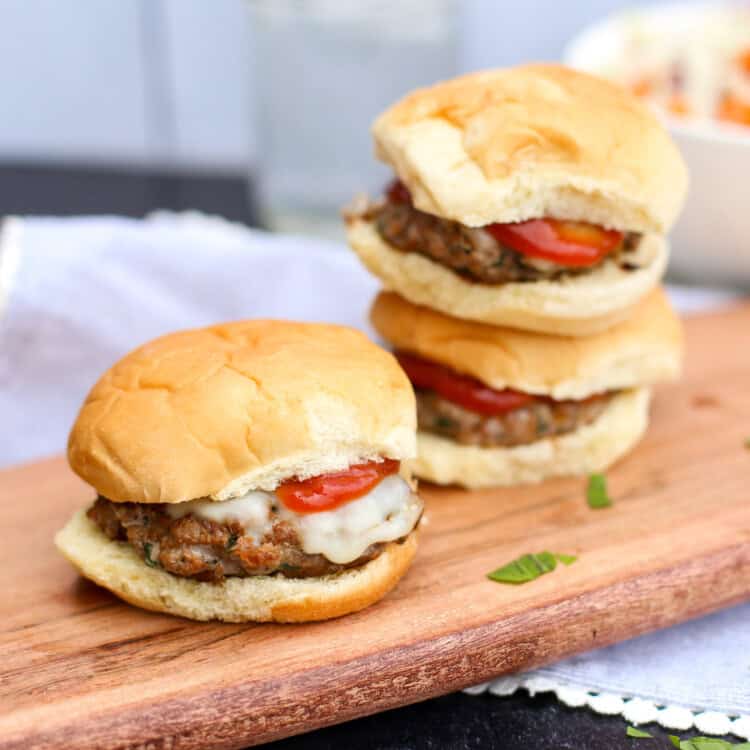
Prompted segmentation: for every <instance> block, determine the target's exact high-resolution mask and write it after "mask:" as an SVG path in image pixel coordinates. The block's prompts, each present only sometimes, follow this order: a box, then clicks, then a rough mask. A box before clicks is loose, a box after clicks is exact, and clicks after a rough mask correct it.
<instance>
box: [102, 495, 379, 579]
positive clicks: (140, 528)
mask: <svg viewBox="0 0 750 750" xmlns="http://www.w3.org/2000/svg"><path fill="white" fill-rule="evenodd" d="M88 516H89V518H90V519H91V520H92V521H94V523H96V524H97V525H98V526H99V528H100V529H101V530H102V531H103V532H104V533H105V534H106V535H107V536H108V537H109V538H110V539H115V540H120V541H126V542H129V543H130V544H131V545H132V546H133V547H135V549H136V550H138V552H139V554H141V555H143V559H144V560H145V562H146V564H147V565H150V566H153V567H156V566H160V567H162V568H164V570H167V571H169V572H170V573H173V574H174V575H177V576H182V577H185V578H197V579H198V580H200V581H213V582H219V581H221V580H223V579H224V577H225V576H253V575H270V574H272V573H281V574H282V575H284V576H286V577H287V578H308V577H317V576H323V575H328V574H331V573H338V572H340V571H342V570H344V569H346V568H353V567H356V566H358V565H363V564H364V563H366V562H368V561H370V560H373V559H374V558H376V557H377V556H378V555H379V554H380V553H381V552H382V551H383V547H384V546H385V545H383V544H373V545H371V546H370V547H368V549H367V550H365V552H364V554H363V555H361V556H360V557H359V558H358V559H356V560H354V561H352V562H350V563H347V564H346V565H338V564H336V563H332V562H330V561H329V560H328V559H326V558H325V557H323V555H308V554H306V553H305V552H303V551H302V549H301V548H300V541H299V538H298V537H297V533H296V531H295V530H294V528H293V527H292V526H291V524H289V523H288V522H287V521H283V520H280V519H279V520H274V521H273V525H272V528H271V530H270V531H269V532H268V533H267V534H266V535H265V536H264V537H263V538H262V539H254V538H253V537H252V536H250V535H246V534H245V533H244V528H243V527H242V525H241V524H240V523H238V522H229V523H218V522H216V521H210V520H207V519H203V518H197V517H196V516H194V515H192V514H188V515H185V516H183V517H182V518H172V517H171V516H170V515H169V514H168V513H167V511H166V506H165V505H157V504H154V505H142V504H139V503H113V502H112V501H110V500H107V499H106V498H104V497H99V498H97V500H96V502H95V503H94V504H93V505H92V506H91V508H89V510H88Z"/></svg>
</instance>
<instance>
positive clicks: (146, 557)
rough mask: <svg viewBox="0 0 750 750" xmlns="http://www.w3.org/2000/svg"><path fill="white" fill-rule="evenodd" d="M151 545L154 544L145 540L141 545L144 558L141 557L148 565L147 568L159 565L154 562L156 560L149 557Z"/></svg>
mask: <svg viewBox="0 0 750 750" xmlns="http://www.w3.org/2000/svg"><path fill="white" fill-rule="evenodd" d="M153 546H154V545H153V544H151V542H145V543H144V545H143V554H144V558H143V559H144V560H145V562H146V565H148V567H149V568H157V567H159V563H158V562H156V560H154V559H153V558H152V557H151V549H152V547H153Z"/></svg>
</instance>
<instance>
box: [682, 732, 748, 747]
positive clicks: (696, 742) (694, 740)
mask: <svg viewBox="0 0 750 750" xmlns="http://www.w3.org/2000/svg"><path fill="white" fill-rule="evenodd" d="M669 739H670V741H671V743H672V744H673V745H674V746H675V747H677V748H679V750H748V748H750V742H740V743H739V744H734V743H733V742H728V741H727V740H722V739H719V738H718V737H691V738H690V739H689V740H681V739H680V738H679V737H676V736H675V735H673V734H670V735H669Z"/></svg>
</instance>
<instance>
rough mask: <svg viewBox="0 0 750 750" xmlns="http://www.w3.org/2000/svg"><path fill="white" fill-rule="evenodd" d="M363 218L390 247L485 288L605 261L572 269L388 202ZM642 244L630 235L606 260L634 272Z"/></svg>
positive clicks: (405, 205)
mask: <svg viewBox="0 0 750 750" xmlns="http://www.w3.org/2000/svg"><path fill="white" fill-rule="evenodd" d="M365 217H366V218H368V219H370V220H372V221H374V223H375V227H376V229H377V231H378V233H379V234H380V236H381V237H382V238H383V240H385V242H387V243H388V244H389V245H391V246H392V247H395V248H397V249H399V250H403V251H404V252H408V253H420V254H421V255H425V256H427V257H428V258H430V259H432V260H434V261H437V262H438V263H441V264H442V265H444V266H447V267H448V268H450V269H451V270H452V271H455V272H456V273H457V274H459V275H460V276H464V277H465V278H467V279H469V280H471V281H475V282H480V283H482V284H504V283H507V282H513V281H541V280H543V279H557V278H560V277H561V276H565V275H574V274H582V273H586V272H587V271H590V270H592V269H594V268H597V267H598V266H599V265H601V263H603V262H604V259H603V260H602V261H601V262H600V263H598V264H596V265H594V266H589V267H587V268H569V267H566V266H561V265H558V264H557V263H552V262H550V261H546V260H539V259H535V258H530V257H528V256H525V255H523V254H521V253H517V252H516V251H515V250H511V249H510V248H508V247H504V246H503V245H501V244H500V243H499V242H498V241H497V240H496V239H495V238H494V237H493V236H492V235H491V234H490V233H489V232H486V231H485V230H484V229H482V228H475V229H472V228H470V227H466V226H464V225H463V224H459V223H458V222H455V221H449V220H448V219H441V218H439V217H437V216H433V215H432V214H428V213H424V212H423V211H419V210H417V209H416V208H414V206H412V205H411V204H410V203H393V202H391V201H386V202H384V203H382V204H377V205H373V206H370V207H369V208H368V209H367V210H366V212H365ZM639 239H640V235H639V234H635V233H633V232H629V233H627V234H626V235H625V239H624V240H623V243H622V245H621V247H620V248H618V249H617V250H615V251H613V252H612V253H610V254H609V255H608V256H607V258H608V259H614V260H615V261H616V262H617V263H619V264H620V266H621V267H622V268H623V269H626V270H635V269H636V268H638V265H637V263H635V261H634V258H633V257H632V256H633V254H634V251H635V250H636V248H637V246H638V241H639Z"/></svg>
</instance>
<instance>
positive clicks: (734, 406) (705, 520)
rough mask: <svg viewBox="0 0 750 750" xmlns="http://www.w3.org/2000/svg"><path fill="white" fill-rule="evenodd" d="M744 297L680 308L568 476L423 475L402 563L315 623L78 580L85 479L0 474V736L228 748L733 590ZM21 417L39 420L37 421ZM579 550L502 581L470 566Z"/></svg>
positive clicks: (743, 408)
mask: <svg viewBox="0 0 750 750" xmlns="http://www.w3.org/2000/svg"><path fill="white" fill-rule="evenodd" d="M748 345H750V307H747V306H745V307H740V308H734V309H732V310H728V311H724V312H721V313H717V314H713V315H708V316H701V317H697V318H693V319H691V320H690V321H689V322H688V366H687V372H686V375H685V378H684V379H683V381H682V382H681V383H680V384H678V385H673V386H669V387H664V388H662V389H659V390H658V391H657V393H656V398H655V402H654V406H653V411H652V416H653V423H652V427H651V429H650V431H649V433H648V435H647V437H646V439H645V440H644V441H643V442H642V443H641V444H640V446H639V447H638V448H637V449H636V450H635V451H634V452H633V453H632V454H631V455H630V456H628V457H627V458H625V459H624V460H622V461H621V462H620V463H619V464H618V465H617V466H616V467H614V468H613V469H611V470H610V471H609V473H608V475H609V484H610V494H611V495H612V497H613V499H614V503H615V504H614V507H612V508H609V509H605V510H591V509H589V508H588V507H587V505H586V502H585V481H584V480H583V479H570V480H562V481H553V482H547V483H545V484H542V485H538V486H534V487H527V488H518V489H507V490H492V491H482V492H474V493H465V492H460V491H457V490H455V489H437V488H433V487H427V486H423V488H422V493H423V495H424V497H425V499H426V501H427V508H428V511H427V518H426V524H425V526H424V528H423V532H422V540H421V541H422V544H421V549H420V551H419V554H418V557H417V562H416V564H415V565H414V567H413V568H412V570H411V571H410V573H409V574H408V576H407V577H406V578H405V579H404V580H403V581H402V582H401V584H400V585H399V586H398V588H397V589H396V590H395V591H394V592H393V593H392V594H391V595H390V596H389V597H387V598H386V599H385V600H383V601H382V602H381V603H379V604H378V605H376V606H374V607H372V608H371V609H369V610H366V611H364V612H361V613H358V614H355V615H351V616H349V617H345V618H342V619H340V620H335V621H330V622H326V623H317V624H311V625H286V626H282V625H251V626H243V625H223V624H199V623H193V622H189V621H186V620H182V619H178V618H174V617H169V616H161V615H156V614H151V613H148V612H142V611H140V610H138V609H135V608H133V607H130V606H127V605H125V604H122V603H120V602H119V601H118V600H117V599H115V597H113V596H112V595H110V594H109V593H107V592H106V591H103V590H101V589H99V588H97V587H96V586H94V585H93V584H90V583H88V582H87V581H84V580H82V579H80V578H79V577H77V576H76V574H75V573H74V572H73V570H72V569H71V568H70V566H69V565H68V564H67V563H66V562H65V560H63V559H62V558H61V557H60V556H59V555H58V554H57V553H56V551H55V549H54V547H53V545H52V537H53V534H54V532H55V531H56V530H57V529H58V528H59V527H60V526H61V525H62V524H63V523H64V521H65V520H66V518H67V517H68V515H69V514H70V513H71V512H72V510H73V509H74V508H76V507H79V506H81V505H83V504H86V503H88V502H90V501H91V497H92V493H91V491H90V490H89V489H88V488H87V487H85V486H84V485H83V484H82V483H81V482H80V481H79V480H78V479H76V478H75V477H74V476H72V474H71V473H70V472H69V471H68V469H67V468H66V465H65V463H64V461H63V460H62V459H60V458H57V459H51V460H48V461H44V462H41V463H37V464H33V465H28V466H24V467H21V468H18V469H13V470H10V471H6V472H3V473H0V498H1V500H2V513H3V519H2V526H1V528H2V545H0V546H1V548H2V551H1V555H2V558H1V559H0V591H2V598H1V599H0V654H1V655H2V658H1V659H0V747H3V748H24V750H29V748H56V749H57V748H144V749H145V748H150V749H160V750H161V749H164V750H166V749H168V748H171V749H173V750H178V749H180V750H182V749H185V750H198V749H200V750H210V749H211V748H239V747H244V746H247V745H252V744H257V743H261V742H264V741H268V740H271V739H274V738H278V737H282V736H285V735H290V734H294V733H299V732H304V731H307V730H310V729H313V728H315V727H319V726H323V725H326V724H331V723H335V722H340V721H344V720H347V719H351V718H353V717H356V716H362V715H364V714H369V713H373V712H376V711H381V710H383V709H386V708H390V707H393V706H397V705H403V704H406V703H410V702H414V701H418V700H422V699H424V698H428V697H431V696H435V695H439V694H441V693H447V692H449V691H453V690H456V689H458V688H462V687H465V686H467V685H471V684H473V683H477V682H481V681H483V680H486V679H488V678H490V677H493V676H496V675H500V674H503V673H507V672H513V671H517V670H525V669H530V668H532V667H536V666H539V665H542V664H546V663H548V662H551V661H554V660H556V659H559V658H561V657H564V656H568V655H570V654H575V653H578V652H581V651H585V650H587V649H592V648H596V647H599V646H603V645H605V644H609V643H613V642H615V641H618V640H622V639H624V638H629V637H631V636H634V635H637V634H639V633H643V632H646V631H649V630H653V629H655V628H662V627H666V626H668V625H671V624H673V623H677V622H680V621H681V620H685V619H687V618H690V617H695V616H697V615H700V614H703V613H706V612H710V611H712V610H715V609H717V608H719V607H724V606H727V605H729V604H732V603H735V602H738V601H740V600H743V599H746V598H750V490H749V489H748V479H749V478H750V451H748V450H746V449H745V448H744V446H743V443H744V440H745V439H746V438H747V437H748V436H750V388H749V387H748V384H749V383H750V351H749V349H750V347H749V346H748ZM35 428H37V429H39V426H35ZM543 549H549V550H552V551H554V552H565V553H570V554H577V555H579V560H578V562H577V563H575V564H574V565H571V566H570V567H564V566H559V567H558V569H557V570H556V571H554V572H553V573H551V574H549V575H546V576H544V577H542V578H540V579H538V580H536V581H534V582H532V583H529V584H526V585H524V586H520V587H512V586H505V585H501V584H497V583H493V582H491V581H489V580H487V579H486V577H485V573H487V572H488V571H490V570H492V569H494V568H496V567H498V566H499V565H501V564H503V563H505V562H508V561H510V560H511V559H513V558H514V557H516V556H517V555H519V554H521V553H524V552H536V551H540V550H543Z"/></svg>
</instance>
